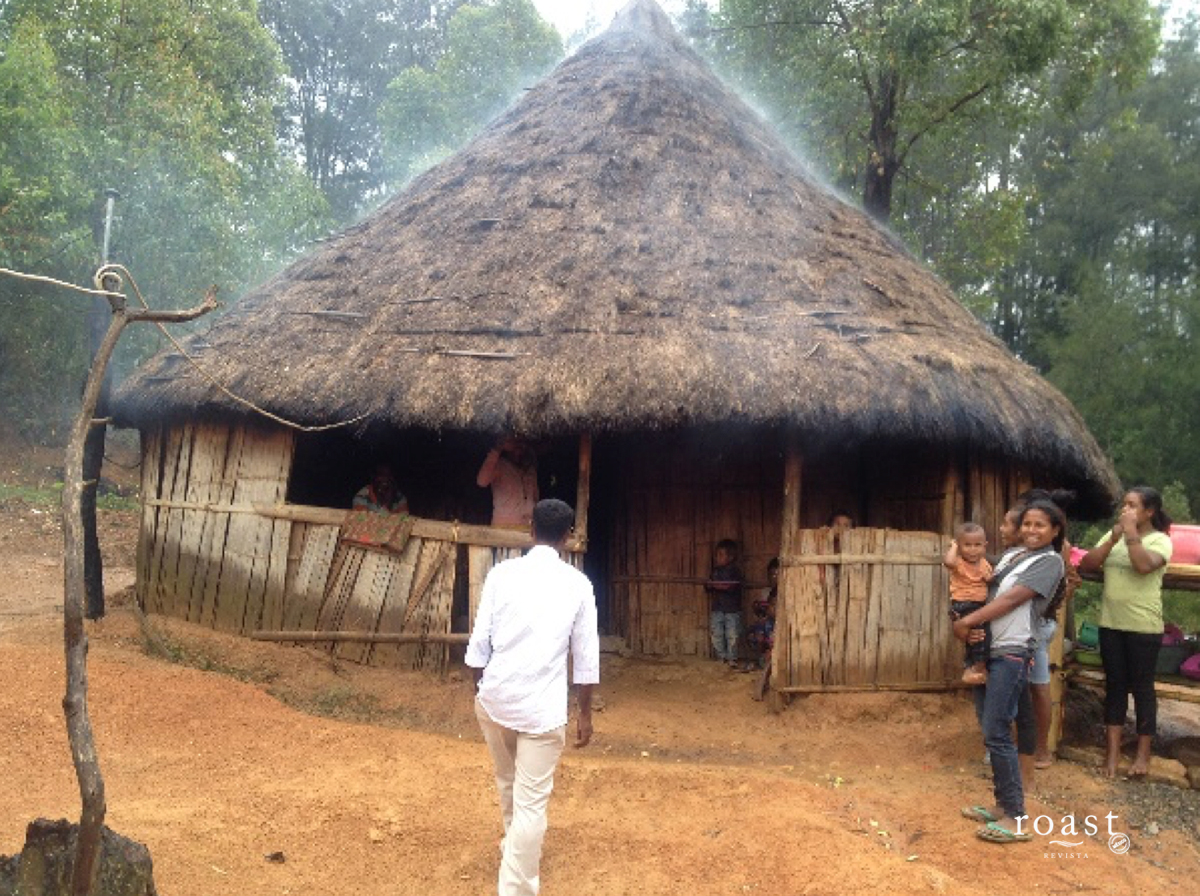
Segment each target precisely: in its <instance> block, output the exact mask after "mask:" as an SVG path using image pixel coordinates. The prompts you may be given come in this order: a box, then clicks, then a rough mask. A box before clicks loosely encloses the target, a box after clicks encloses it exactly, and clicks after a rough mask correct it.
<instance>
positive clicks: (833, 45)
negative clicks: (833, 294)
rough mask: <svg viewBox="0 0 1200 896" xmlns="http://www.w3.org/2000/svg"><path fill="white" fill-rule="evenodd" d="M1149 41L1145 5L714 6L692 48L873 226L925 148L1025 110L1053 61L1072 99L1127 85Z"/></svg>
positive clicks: (845, 1) (1152, 29) (1004, 1)
mask: <svg viewBox="0 0 1200 896" xmlns="http://www.w3.org/2000/svg"><path fill="white" fill-rule="evenodd" d="M1157 34H1158V20H1157V14H1156V13H1155V12H1154V10H1153V9H1152V8H1151V6H1150V3H1149V2H1147V0H924V2H917V3H914V2H911V0H723V2H722V3H721V7H720V11H719V13H718V14H717V15H716V16H715V17H714V18H713V30H712V31H711V33H710V37H709V38H708V39H707V40H705V41H704V43H705V45H706V46H707V47H708V49H709V51H710V52H713V53H716V54H717V55H718V56H719V57H720V58H723V59H724V60H726V62H727V63H728V64H730V65H732V67H733V68H734V70H735V71H736V72H737V73H738V75H739V76H740V78H741V80H743V81H744V82H745V83H746V84H747V85H748V86H749V87H750V89H751V90H752V91H753V92H754V93H755V94H756V95H757V96H758V97H759V98H760V99H761V100H762V101H763V102H765V103H767V104H768V105H769V106H770V108H771V110H772V113H773V114H774V115H775V116H777V117H778V118H779V119H780V121H781V123H782V124H783V126H784V128H785V130H787V131H789V132H790V133H791V135H792V136H793V137H794V138H796V139H798V140H799V142H800V143H801V145H803V146H804V147H805V148H806V150H807V151H808V152H809V153H810V154H812V155H814V156H815V157H816V158H817V160H818V163H819V164H821V165H822V166H823V167H824V168H825V169H826V170H827V171H828V172H830V174H831V176H832V177H833V178H834V180H835V181H836V182H838V183H839V184H842V185H843V186H846V187H848V188H849V187H853V188H854V189H855V190H856V191H860V194H861V196H862V202H863V205H864V207H865V208H866V209H867V210H868V211H869V212H870V213H871V214H873V215H875V216H876V217H878V218H880V219H882V220H885V221H886V220H888V219H889V218H890V217H891V214H892V208H893V202H894V198H895V188H896V181H897V178H898V176H899V175H900V174H901V172H903V171H905V169H906V168H908V167H910V166H911V165H912V159H913V152H914V149H915V147H916V146H917V145H918V144H919V143H920V142H921V141H922V140H924V139H926V138H927V137H928V136H929V135H931V134H934V133H937V132H938V131H939V130H941V129H944V128H947V127H949V126H951V125H953V124H954V123H957V122H963V121H966V120H972V121H979V120H981V119H982V118H985V117H990V116H995V115H1001V114H1004V112H1005V110H1006V109H1009V108H1012V107H1014V106H1019V105H1021V104H1023V103H1026V102H1028V101H1029V99H1030V91H1031V90H1035V89H1036V87H1037V85H1038V82H1037V80H1036V76H1037V75H1039V74H1040V73H1041V72H1043V71H1044V70H1045V69H1046V68H1047V66H1049V65H1051V64H1052V63H1055V62H1063V63H1065V65H1066V66H1067V67H1068V68H1069V69H1070V70H1071V72H1072V73H1073V76H1074V82H1075V83H1074V84H1073V90H1074V92H1075V94H1076V95H1082V93H1083V92H1084V91H1085V90H1086V88H1087V85H1089V84H1090V83H1092V82H1093V81H1094V79H1095V78H1096V77H1097V76H1099V75H1100V74H1102V73H1109V74H1112V75H1115V76H1118V77H1125V76H1131V75H1133V74H1134V73H1136V72H1139V71H1141V70H1142V68H1143V67H1144V63H1145V61H1146V60H1147V59H1148V58H1149V57H1150V56H1151V55H1152V54H1153V51H1154V47H1155V41H1156V38H1157ZM967 116H970V119H968V118H967ZM966 136H968V137H969V136H970V132H969V131H968V132H967V134H966ZM915 174H916V175H917V176H918V177H919V172H915Z"/></svg>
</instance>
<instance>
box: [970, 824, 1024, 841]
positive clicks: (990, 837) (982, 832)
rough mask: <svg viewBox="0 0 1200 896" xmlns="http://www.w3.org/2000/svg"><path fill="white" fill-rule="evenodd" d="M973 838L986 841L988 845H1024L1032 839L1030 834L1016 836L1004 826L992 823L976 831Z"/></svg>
mask: <svg viewBox="0 0 1200 896" xmlns="http://www.w3.org/2000/svg"><path fill="white" fill-rule="evenodd" d="M975 836H976V837H978V838H979V839H980V840H986V841H987V842H988V843H1025V842H1027V841H1029V840H1032V839H1033V835H1032V834H1018V833H1017V832H1016V831H1010V830H1009V829H1008V828H1006V827H1004V825H1002V824H996V822H994V821H989V822H988V823H987V824H985V825H984V826H983V827H981V828H980V829H979V830H977V831H976V832H975Z"/></svg>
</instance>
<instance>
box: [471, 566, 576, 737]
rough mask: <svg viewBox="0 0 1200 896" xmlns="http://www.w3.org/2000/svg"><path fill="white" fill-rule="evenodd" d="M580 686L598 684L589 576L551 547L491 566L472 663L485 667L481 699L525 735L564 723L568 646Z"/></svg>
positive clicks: (499, 718)
mask: <svg viewBox="0 0 1200 896" xmlns="http://www.w3.org/2000/svg"><path fill="white" fill-rule="evenodd" d="M568 648H569V649H570V652H571V662H572V669H573V672H574V678H575V683H576V684H596V683H597V682H598V681H600V638H599V636H598V635H597V633H596V598H595V595H594V594H593V593H592V583H591V582H590V581H588V577H587V576H585V575H584V574H583V573H581V572H580V571H579V570H577V569H576V568H575V567H573V566H571V565H570V564H569V563H564V562H563V561H562V560H560V559H559V557H558V552H557V551H555V550H554V548H552V547H549V546H547V545H535V546H534V548H533V549H532V550H531V551H530V552H529V553H528V554H526V555H525V556H524V557H517V558H515V559H512V560H505V561H504V562H503V563H500V564H498V565H496V566H495V567H493V568H492V571H491V572H489V573H488V575H487V579H485V580H484V583H483V594H482V596H481V597H480V600H479V609H478V610H477V611H476V613H475V626H474V628H473V629H472V630H471V641H470V643H469V644H468V645H467V656H466V662H467V665H468V666H472V667H474V668H476V669H483V678H482V680H481V681H480V683H479V702H480V704H481V705H482V706H483V708H484V709H485V710H486V711H487V714H488V715H489V716H491V718H492V719H493V720H494V721H495V722H497V723H498V724H500V725H503V726H504V727H505V728H511V729H513V730H514V731H522V732H525V733H527V734H541V733H544V732H546V731H553V730H554V729H555V728H560V727H562V726H563V725H565V724H567V650H568Z"/></svg>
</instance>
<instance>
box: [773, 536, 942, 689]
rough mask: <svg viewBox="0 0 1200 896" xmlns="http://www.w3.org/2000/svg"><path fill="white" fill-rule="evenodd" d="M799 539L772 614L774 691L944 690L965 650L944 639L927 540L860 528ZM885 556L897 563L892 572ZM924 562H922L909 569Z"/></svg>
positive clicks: (934, 539) (936, 553) (937, 567)
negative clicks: (833, 559) (925, 686)
mask: <svg viewBox="0 0 1200 896" xmlns="http://www.w3.org/2000/svg"><path fill="white" fill-rule="evenodd" d="M831 542H832V538H831V535H830V533H829V530H827V529H816V530H813V529H802V530H800V532H798V533H797V534H796V539H795V542H794V544H795V547H796V554H795V555H793V556H790V557H785V558H784V560H783V570H782V572H781V575H780V586H779V588H780V590H779V595H780V601H779V605H778V609H777V615H776V618H777V629H776V639H775V644H776V654H775V656H774V657H773V661H774V663H775V666H774V672H773V675H774V678H775V684H776V686H779V687H794V686H807V685H824V686H834V687H837V686H845V685H851V686H854V685H860V686H870V685H876V684H915V683H929V682H940V681H948V680H951V679H953V678H954V677H956V675H957V672H958V667H959V657H960V656H961V649H962V648H961V646H960V645H959V642H958V641H956V640H954V638H953V636H952V634H951V632H950V624H949V617H948V615H947V613H946V609H947V607H948V605H949V603H948V602H949V591H948V583H947V579H946V574H945V570H944V568H943V567H942V565H941V562H940V557H941V552H942V550H943V549H944V546H945V539H944V538H943V537H942V536H940V535H937V534H935V533H932V532H907V531H903V530H898V529H875V528H859V529H853V530H850V531H848V532H845V533H843V534H842V536H841V544H840V548H841V557H842V561H841V562H840V563H820V562H817V563H804V562H802V560H803V558H804V556H805V555H808V556H836V552H835V551H834V546H833V545H832V543H831ZM888 556H894V557H896V562H889V561H888V560H887V557H888ZM921 557H925V558H928V562H914V559H915V558H921Z"/></svg>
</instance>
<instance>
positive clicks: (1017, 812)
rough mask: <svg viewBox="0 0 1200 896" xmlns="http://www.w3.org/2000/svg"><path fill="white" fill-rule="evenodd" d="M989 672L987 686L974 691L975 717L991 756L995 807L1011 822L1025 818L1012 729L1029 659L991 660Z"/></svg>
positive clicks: (1027, 672) (1023, 792)
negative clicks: (1014, 819)
mask: <svg viewBox="0 0 1200 896" xmlns="http://www.w3.org/2000/svg"><path fill="white" fill-rule="evenodd" d="M987 672H988V680H987V684H986V685H983V686H982V687H978V688H976V689H975V714H976V716H977V717H978V718H979V727H980V728H981V729H982V730H983V743H984V746H986V747H987V751H988V753H989V755H990V756H991V762H992V787H993V789H994V791H995V794H996V805H997V806H999V807H1000V808H1001V809H1003V810H1004V812H1005V813H1006V814H1007V815H1008V816H1009V817H1010V818H1019V817H1021V816H1022V815H1024V814H1025V791H1024V789H1023V788H1022V786H1021V766H1020V763H1019V762H1018V761H1017V745H1016V744H1015V743H1013V734H1012V727H1013V720H1014V719H1015V718H1016V717H1017V703H1018V701H1019V700H1020V698H1021V693H1022V692H1023V691H1024V690H1025V689H1026V686H1027V684H1028V680H1029V657H1028V656H1026V655H1017V656H994V657H991V658H990V659H989V660H988V664H987Z"/></svg>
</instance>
